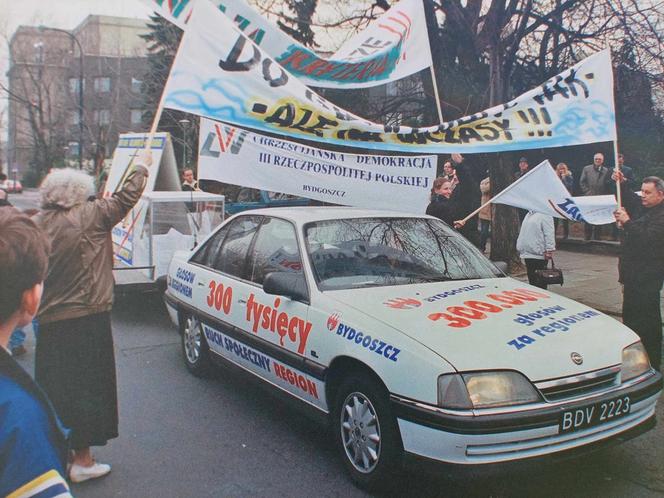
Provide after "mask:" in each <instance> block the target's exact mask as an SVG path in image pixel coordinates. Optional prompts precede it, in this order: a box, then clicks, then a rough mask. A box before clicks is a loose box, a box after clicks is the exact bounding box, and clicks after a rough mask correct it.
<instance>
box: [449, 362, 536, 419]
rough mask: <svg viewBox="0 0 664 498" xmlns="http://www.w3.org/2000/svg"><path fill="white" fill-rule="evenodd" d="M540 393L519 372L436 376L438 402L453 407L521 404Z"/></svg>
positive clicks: (490, 406) (528, 401)
mask: <svg viewBox="0 0 664 498" xmlns="http://www.w3.org/2000/svg"><path fill="white" fill-rule="evenodd" d="M540 400H541V398H540V395H539V393H538V392H537V389H535V386H533V385H532V384H531V383H530V381H529V380H528V379H526V377H524V376H523V375H522V374H520V373H518V372H512V371H500V372H471V373H463V374H446V375H441V376H440V377H438V406H440V407H442V408H449V409H453V410H470V409H473V408H493V407H498V406H511V405H523V404H526V403H535V402H537V401H540Z"/></svg>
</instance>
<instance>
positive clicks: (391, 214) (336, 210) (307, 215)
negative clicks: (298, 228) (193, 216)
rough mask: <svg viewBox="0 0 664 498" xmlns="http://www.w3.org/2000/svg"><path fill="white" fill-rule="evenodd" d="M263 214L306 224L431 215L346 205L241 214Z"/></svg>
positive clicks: (261, 210)
mask: <svg viewBox="0 0 664 498" xmlns="http://www.w3.org/2000/svg"><path fill="white" fill-rule="evenodd" d="M248 214H254V215H261V216H276V217H279V218H286V219H288V220H291V221H293V222H295V223H299V224H304V223H309V222H312V221H321V220H336V219H348V218H424V217H426V218H429V216H427V215H425V214H424V213H422V214H414V213H401V212H398V211H388V210H386V209H383V210H379V209H361V208H354V207H344V206H300V207H290V206H289V207H274V208H264V209H251V210H247V211H242V212H241V213H239V215H248Z"/></svg>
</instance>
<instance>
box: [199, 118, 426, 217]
mask: <svg viewBox="0 0 664 498" xmlns="http://www.w3.org/2000/svg"><path fill="white" fill-rule="evenodd" d="M435 176H436V156H376V155H361V154H347V153H345V152H334V151H329V150H323V149H318V148H315V147H311V146H307V145H302V144H299V143H295V142H289V141H286V140H280V139H276V138H271V137H267V136H265V135H259V134H256V133H251V132H248V131H246V130H242V129H239V128H235V127H232V126H229V125H225V124H222V123H215V122H214V121H210V120H207V119H201V126H200V147H199V154H198V178H199V179H203V180H217V181H220V182H224V183H231V184H233V185H242V186H245V187H253V188H260V189H265V190H272V191H275V192H283V193H286V194H293V195H299V196H301V197H308V198H310V199H316V200H319V201H324V202H331V203H334V204H342V205H345V206H355V207H363V208H373V209H389V210H391V211H402V212H410V213H423V212H424V211H425V210H426V207H427V204H428V203H429V196H430V194H431V186H432V184H433V180H434V178H435Z"/></svg>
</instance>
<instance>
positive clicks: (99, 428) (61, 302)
mask: <svg viewBox="0 0 664 498" xmlns="http://www.w3.org/2000/svg"><path fill="white" fill-rule="evenodd" d="M151 163H152V155H151V153H150V151H149V150H145V151H142V153H140V154H139V157H138V158H137V161H135V166H134V168H133V170H132V172H131V173H130V174H129V175H127V177H126V178H125V179H124V182H123V184H122V186H121V188H120V189H119V190H118V191H117V192H115V193H114V194H113V195H112V196H111V197H105V198H98V197H97V196H96V195H95V193H96V189H95V186H94V180H93V178H92V177H91V176H89V175H87V174H85V173H83V172H81V171H78V170H74V169H69V168H65V169H54V170H52V171H51V172H50V173H49V174H48V175H47V176H46V178H45V179H44V181H43V182H42V185H41V187H40V196H41V210H40V211H39V212H38V213H37V214H35V215H34V216H32V217H29V216H28V215H27V214H25V213H21V212H19V211H18V210H16V209H14V208H13V207H11V206H5V207H2V208H0V273H1V274H2V275H3V279H4V283H5V285H4V286H2V287H1V288H0V293H1V295H0V345H2V348H0V496H14V495H16V496H44V497H51V496H69V495H70V494H69V491H68V489H69V488H68V485H67V482H66V480H65V479H66V478H67V479H69V480H70V481H71V482H82V481H86V480H88V479H94V478H97V477H101V476H103V475H106V474H108V473H109V472H110V471H111V467H110V465H108V464H104V463H99V462H97V461H95V459H94V457H93V455H92V452H91V447H92V446H102V445H105V444H106V443H107V442H108V441H109V440H110V439H113V438H115V437H117V436H118V406H117V386H116V372H115V357H114V348H113V337H112V332H111V309H112V305H113V274H112V269H113V249H112V243H111V237H110V235H111V231H112V229H113V227H114V226H115V225H116V224H117V223H119V222H120V221H121V220H122V219H123V218H124V217H125V216H126V215H127V213H128V212H129V211H130V210H131V208H132V207H133V206H134V205H135V204H136V202H138V200H139V198H140V196H141V193H142V192H143V189H144V188H145V184H146V179H147V175H148V167H149V166H150V165H151ZM38 310H39V311H38ZM35 315H37V318H38V321H39V334H38V336H37V346H36V352H35V380H34V381H33V380H32V379H31V378H30V376H29V375H27V373H25V371H23V370H22V369H21V368H20V366H19V365H18V364H17V363H16V362H15V360H14V359H13V358H12V357H11V355H10V354H9V351H8V350H7V348H8V344H9V339H10V336H11V335H12V333H13V332H14V331H15V330H16V329H18V328H20V327H24V326H26V325H27V324H28V323H29V322H30V321H31V320H32V319H33V318H34V317H35ZM64 427H66V429H64Z"/></svg>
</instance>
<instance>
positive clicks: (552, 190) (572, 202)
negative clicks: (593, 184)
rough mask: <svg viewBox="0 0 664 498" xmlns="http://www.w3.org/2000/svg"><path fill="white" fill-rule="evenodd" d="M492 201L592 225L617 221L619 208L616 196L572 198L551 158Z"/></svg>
mask: <svg viewBox="0 0 664 498" xmlns="http://www.w3.org/2000/svg"><path fill="white" fill-rule="evenodd" d="M491 202H492V203H494V204H507V205H508V206H514V207H518V208H522V209H528V210H529V211H535V212H538V213H544V214H548V215H550V216H553V217H555V218H564V219H568V220H572V221H585V222H586V223H590V224H591V225H605V224H607V223H613V222H614V221H615V219H614V217H613V212H614V211H615V210H616V208H617V207H618V204H617V203H616V198H615V197H614V196H612V195H589V196H585V197H571V196H570V195H569V192H568V191H567V189H566V188H565V185H563V182H562V181H560V178H558V175H556V173H555V171H554V170H553V168H552V167H551V163H549V161H543V162H541V163H540V164H538V165H537V167H535V168H533V169H532V170H531V171H529V172H528V173H526V174H525V175H523V176H522V177H521V178H519V179H518V180H517V181H515V182H514V183H513V184H512V185H510V186H509V187H507V188H506V189H505V190H503V191H502V192H500V193H498V194H496V195H495V196H494V197H493V198H492V199H491Z"/></svg>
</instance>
